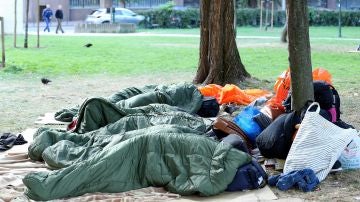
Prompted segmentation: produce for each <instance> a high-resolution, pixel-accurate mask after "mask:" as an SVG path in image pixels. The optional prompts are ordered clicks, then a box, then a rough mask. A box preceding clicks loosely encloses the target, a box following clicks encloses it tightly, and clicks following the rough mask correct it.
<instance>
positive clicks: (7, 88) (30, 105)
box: [0, 73, 360, 201]
mask: <svg viewBox="0 0 360 202" xmlns="http://www.w3.org/2000/svg"><path fill="white" fill-rule="evenodd" d="M192 78H193V73H188V74H182V75H177V74H174V75H169V74H167V75H165V74H164V75H146V76H140V77H139V76H129V77H125V76H120V77H114V76H109V75H96V77H95V76H87V77H84V76H81V77H78V76H71V77H62V76H59V77H56V78H50V79H52V80H53V82H51V83H50V84H49V85H43V84H42V83H41V82H40V77H33V76H31V75H29V76H26V77H25V76H21V77H20V76H13V75H9V76H1V75H0V132H1V133H2V132H14V133H18V132H21V131H22V130H24V129H26V128H28V127H36V125H35V124H34V121H35V120H36V119H37V117H38V116H40V115H43V114H44V113H46V112H55V111H57V110H59V109H62V108H67V107H70V106H74V105H76V104H81V103H82V101H84V99H85V98H87V97H91V96H108V95H110V94H112V93H113V92H116V91H118V90H120V89H123V88H125V87H129V86H143V85H146V84H170V83H177V82H182V81H191V79H192ZM339 93H340V96H341V104H342V105H341V110H342V112H343V114H342V115H341V117H342V119H343V120H344V121H345V122H347V123H349V124H351V125H353V126H355V128H357V129H359V128H360V113H359V107H358V103H360V96H359V95H358V94H356V93H354V92H347V91H344V92H339ZM272 190H273V191H274V193H275V194H276V195H277V196H278V197H279V198H283V199H284V200H286V198H300V199H304V200H309V201H360V171H359V170H354V171H342V172H338V173H336V174H330V175H329V176H328V177H327V179H326V180H325V181H324V182H322V183H321V184H320V185H319V187H318V188H317V190H316V191H314V192H310V193H303V192H301V191H298V190H290V191H287V192H282V191H279V190H278V189H276V188H273V189H272Z"/></svg>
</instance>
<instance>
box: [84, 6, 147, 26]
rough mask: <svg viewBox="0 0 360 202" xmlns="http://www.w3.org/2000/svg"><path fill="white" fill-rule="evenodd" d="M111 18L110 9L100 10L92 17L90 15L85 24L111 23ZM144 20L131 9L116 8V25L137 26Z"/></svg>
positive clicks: (93, 13) (95, 11)
mask: <svg viewBox="0 0 360 202" xmlns="http://www.w3.org/2000/svg"><path fill="white" fill-rule="evenodd" d="M111 18H112V16H111V13H110V9H107V8H100V9H96V10H94V11H93V12H92V13H91V14H90V15H88V16H87V18H86V20H85V22H86V23H92V24H102V23H110V22H111ZM144 19H145V17H144V16H142V15H138V14H136V13H134V12H133V11H131V10H129V9H126V8H115V12H114V22H116V23H133V24H136V25H137V24H139V22H141V21H142V20H144Z"/></svg>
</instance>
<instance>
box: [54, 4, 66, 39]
mask: <svg viewBox="0 0 360 202" xmlns="http://www.w3.org/2000/svg"><path fill="white" fill-rule="evenodd" d="M55 18H56V20H57V23H58V24H57V27H56V34H57V33H58V31H59V30H61V32H62V33H64V30H63V28H62V26H61V23H62V20H63V18H64V13H63V11H62V6H61V5H59V6H58V9H57V10H56V11H55Z"/></svg>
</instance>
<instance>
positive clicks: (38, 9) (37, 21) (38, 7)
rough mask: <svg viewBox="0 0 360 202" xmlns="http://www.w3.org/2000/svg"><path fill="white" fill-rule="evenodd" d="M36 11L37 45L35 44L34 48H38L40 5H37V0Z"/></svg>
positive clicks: (37, 2)
mask: <svg viewBox="0 0 360 202" xmlns="http://www.w3.org/2000/svg"><path fill="white" fill-rule="evenodd" d="M36 4H37V5H36V7H37V9H36V11H37V17H36V25H37V43H36V47H37V48H40V23H39V22H40V5H39V0H37V1H36Z"/></svg>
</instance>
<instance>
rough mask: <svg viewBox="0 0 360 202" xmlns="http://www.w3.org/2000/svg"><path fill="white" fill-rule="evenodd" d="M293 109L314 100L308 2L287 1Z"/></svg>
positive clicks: (298, 109)
mask: <svg viewBox="0 0 360 202" xmlns="http://www.w3.org/2000/svg"><path fill="white" fill-rule="evenodd" d="M287 10H288V36H289V48H288V49H289V60H290V71H291V89H292V98H293V99H291V100H292V109H293V110H296V111H300V110H301V108H302V107H303V106H304V105H305V104H306V102H307V101H308V100H314V89H313V81H312V66H311V53H310V51H311V50H310V39H309V20H308V6H307V1H304V0H291V1H287Z"/></svg>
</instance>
